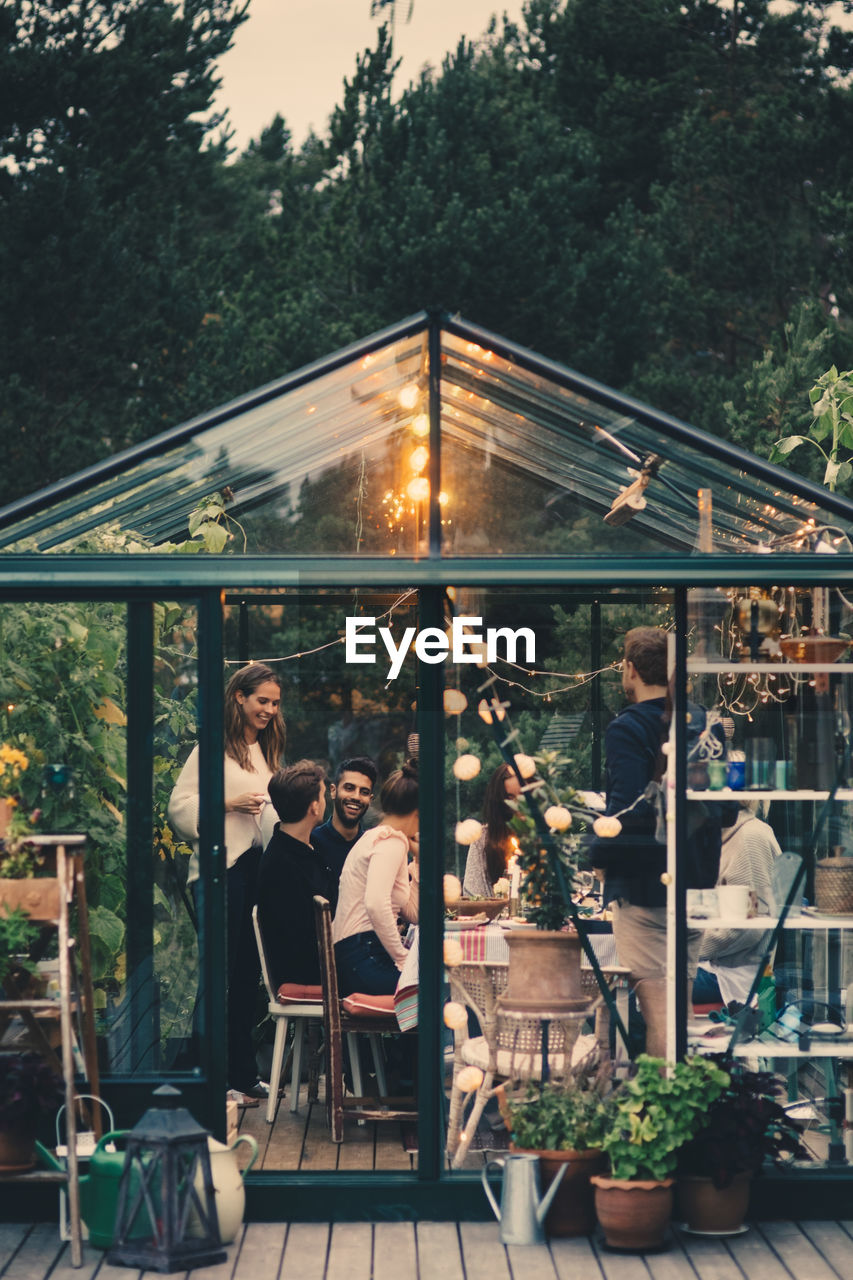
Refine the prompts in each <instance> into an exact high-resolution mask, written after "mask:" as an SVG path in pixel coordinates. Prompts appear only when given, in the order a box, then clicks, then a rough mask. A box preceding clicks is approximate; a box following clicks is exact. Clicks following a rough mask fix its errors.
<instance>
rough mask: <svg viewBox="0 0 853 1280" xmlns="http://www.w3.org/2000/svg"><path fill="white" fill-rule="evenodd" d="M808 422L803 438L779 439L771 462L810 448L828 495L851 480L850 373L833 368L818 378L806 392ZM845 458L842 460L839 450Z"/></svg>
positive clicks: (852, 391)
mask: <svg viewBox="0 0 853 1280" xmlns="http://www.w3.org/2000/svg"><path fill="white" fill-rule="evenodd" d="M809 400H810V401H811V404H812V414H813V417H812V421H811V423H810V425H809V428H808V434H807V435H794V436H783V437H782V439H781V440H777V441H776V442H775V444H774V445H773V449H772V452H771V454H770V461H771V462H778V461H779V460H780V459H781V458H784V457H785V456H786V455H787V454H789V453H793V451H794V450H795V449H799V447H800V445H803V444H811V445H814V447H815V448H816V449H817V450H818V451H819V452H820V453H821V454H822V455H823V458H824V461H825V462H826V468H825V470H824V473H823V483H824V484H825V485H826V487H827V488H828V489H830V490H832V491H834V490H835V489H837V488H838V486H839V484H843V483H846V482H847V481H849V480H850V478H851V477H853V465H851V459H853V369H846V370H844V372H842V373H839V372H838V370H837V369H836V367H835V365H833V366H832V367H831V368H830V369H827V371H826V373H825V374H823V376H822V377H820V378H818V380H817V382H816V383H815V385H814V386H813V387H812V389H811V391H810V392H809ZM842 449H845V450H847V452H848V456H847V457H846V458H843V457H842V456H841V450H842Z"/></svg>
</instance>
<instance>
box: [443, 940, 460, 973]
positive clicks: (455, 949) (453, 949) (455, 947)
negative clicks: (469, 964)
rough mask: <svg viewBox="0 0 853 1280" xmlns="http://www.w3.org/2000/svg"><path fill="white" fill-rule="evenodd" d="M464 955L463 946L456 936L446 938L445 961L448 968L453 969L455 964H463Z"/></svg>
mask: <svg viewBox="0 0 853 1280" xmlns="http://www.w3.org/2000/svg"><path fill="white" fill-rule="evenodd" d="M463 959H464V957H463V955H462V947H461V946H460V944H459V943H458V942H457V941H456V939H455V938H445V939H444V963H445V964H446V965H447V967H448V969H452V968H453V966H454V965H457V964H461V963H462V961H463Z"/></svg>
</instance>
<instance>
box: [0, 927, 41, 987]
mask: <svg viewBox="0 0 853 1280" xmlns="http://www.w3.org/2000/svg"><path fill="white" fill-rule="evenodd" d="M37 937H38V929H37V928H36V926H35V925H33V924H31V923H30V917H29V915H28V914H27V912H26V911H24V909H23V907H16V908H15V910H14V911H5V912H4V911H2V910H0V989H3V988H4V987H5V985H6V983H7V982H8V980H9V978H10V977H14V975H15V974H21V975H29V976H32V975H33V974H35V973H36V966H35V964H33V962H32V961H31V960H30V958H29V951H30V947H31V946H32V945H33V943H34V942H35V940H36V938H37ZM16 998H17V996H16Z"/></svg>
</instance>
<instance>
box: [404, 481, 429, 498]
mask: <svg viewBox="0 0 853 1280" xmlns="http://www.w3.org/2000/svg"><path fill="white" fill-rule="evenodd" d="M406 493H407V494H408V495H409V497H410V498H411V499H412V502H426V500H427V498H428V497H429V480H427V478H426V476H415V478H414V480H410V481H409V483H408V484H407V485H406Z"/></svg>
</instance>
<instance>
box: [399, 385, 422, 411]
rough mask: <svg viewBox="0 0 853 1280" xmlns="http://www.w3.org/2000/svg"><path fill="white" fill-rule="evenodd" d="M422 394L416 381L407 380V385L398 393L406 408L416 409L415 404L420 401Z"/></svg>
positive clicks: (402, 404) (401, 402)
mask: <svg viewBox="0 0 853 1280" xmlns="http://www.w3.org/2000/svg"><path fill="white" fill-rule="evenodd" d="M420 394H421V393H420V391H419V389H418V384H417V383H416V382H407V383H406V385H405V386H404V387H401V388H400V390H399V392H398V393H397V399H398V401H399V402H400V404H401V406H402V407H403V408H404V409H414V407H415V405H416V404H417V403H418V398H419V396H420Z"/></svg>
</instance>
